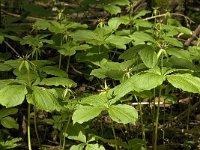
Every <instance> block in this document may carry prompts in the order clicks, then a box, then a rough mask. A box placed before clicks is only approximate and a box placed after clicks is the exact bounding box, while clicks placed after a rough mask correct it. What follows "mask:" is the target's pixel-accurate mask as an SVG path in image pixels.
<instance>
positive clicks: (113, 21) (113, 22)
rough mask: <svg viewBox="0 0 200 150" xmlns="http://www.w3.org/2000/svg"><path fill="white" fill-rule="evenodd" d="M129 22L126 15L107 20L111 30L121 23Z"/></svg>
mask: <svg viewBox="0 0 200 150" xmlns="http://www.w3.org/2000/svg"><path fill="white" fill-rule="evenodd" d="M129 22H130V19H129V17H128V16H121V17H113V18H111V19H110V20H109V21H108V25H109V27H111V28H112V29H113V30H116V29H118V27H119V26H120V25H121V24H125V25H127V24H128V23H129Z"/></svg>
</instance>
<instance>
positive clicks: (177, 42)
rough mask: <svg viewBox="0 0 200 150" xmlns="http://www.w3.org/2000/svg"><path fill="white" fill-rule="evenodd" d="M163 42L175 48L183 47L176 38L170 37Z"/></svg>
mask: <svg viewBox="0 0 200 150" xmlns="http://www.w3.org/2000/svg"><path fill="white" fill-rule="evenodd" d="M164 40H165V41H166V42H167V43H169V44H170V45H172V46H176V47H183V43H181V42H180V41H178V40H177V39H176V38H172V37H167V36H165V37H164Z"/></svg>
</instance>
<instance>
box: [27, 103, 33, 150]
mask: <svg viewBox="0 0 200 150" xmlns="http://www.w3.org/2000/svg"><path fill="white" fill-rule="evenodd" d="M30 112H31V104H29V103H28V127H27V131H28V149H29V150H32V148H31V129H30Z"/></svg>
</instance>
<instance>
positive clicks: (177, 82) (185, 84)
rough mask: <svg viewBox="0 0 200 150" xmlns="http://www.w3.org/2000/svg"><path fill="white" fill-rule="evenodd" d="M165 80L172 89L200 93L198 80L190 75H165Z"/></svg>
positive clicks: (199, 81)
mask: <svg viewBox="0 0 200 150" xmlns="http://www.w3.org/2000/svg"><path fill="white" fill-rule="evenodd" d="M167 80H168V82H169V83H171V84H172V85H173V86H174V87H176V88H179V89H182V90H183V91H187V92H192V93H200V78H198V77H195V76H193V75H191V74H175V75H167Z"/></svg>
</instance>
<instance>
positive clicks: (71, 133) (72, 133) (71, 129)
mask: <svg viewBox="0 0 200 150" xmlns="http://www.w3.org/2000/svg"><path fill="white" fill-rule="evenodd" d="M65 136H66V137H67V138H68V139H71V140H76V141H80V142H83V143H86V136H85V132H84V128H83V127H82V126H81V125H80V124H77V123H75V124H69V126H68V128H67V133H66V135H65Z"/></svg>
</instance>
